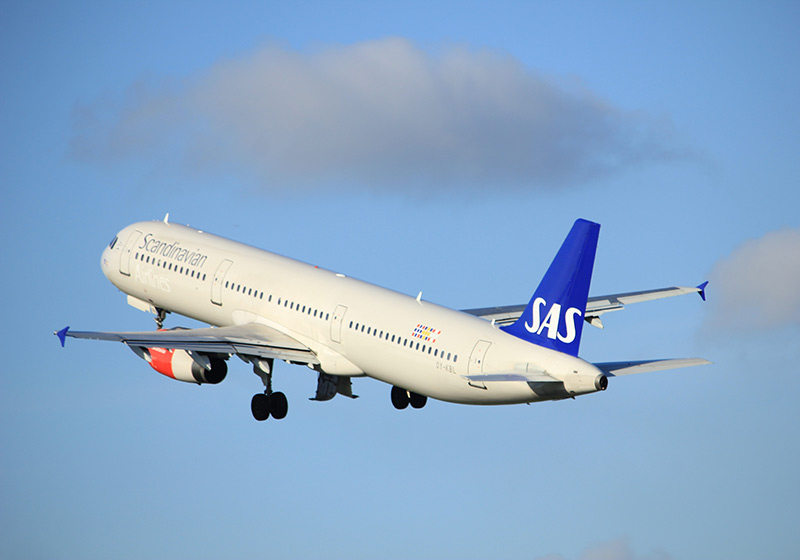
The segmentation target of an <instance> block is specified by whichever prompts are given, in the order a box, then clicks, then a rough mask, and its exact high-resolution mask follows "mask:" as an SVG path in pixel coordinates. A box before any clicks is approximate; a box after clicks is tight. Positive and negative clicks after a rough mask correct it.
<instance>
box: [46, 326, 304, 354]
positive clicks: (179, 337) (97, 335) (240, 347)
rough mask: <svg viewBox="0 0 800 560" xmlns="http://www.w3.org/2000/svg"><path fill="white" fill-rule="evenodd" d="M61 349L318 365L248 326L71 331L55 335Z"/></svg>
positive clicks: (280, 337) (271, 333)
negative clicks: (77, 344) (97, 345)
mask: <svg viewBox="0 0 800 560" xmlns="http://www.w3.org/2000/svg"><path fill="white" fill-rule="evenodd" d="M56 334H57V335H58V337H59V339H60V340H61V343H62V345H63V344H64V341H65V339H66V337H70V338H87V339H92V340H111V341H115V342H122V343H124V344H127V345H128V346H130V347H131V348H135V347H138V348H169V349H180V350H186V351H189V352H203V353H212V354H237V355H240V356H244V357H248V358H261V359H269V358H275V359H279V360H286V361H287V362H292V363H298V364H318V363H319V360H318V359H317V357H316V355H315V354H314V353H313V352H312V351H311V350H310V349H309V348H308V347H307V346H305V345H304V344H301V343H300V342H298V341H297V340H295V339H294V338H292V337H290V336H288V335H286V334H283V333H281V332H280V331H278V330H276V329H273V328H270V327H267V326H265V325H260V324H257V323H250V324H247V325H236V326H230V327H219V328H213V327H210V328H201V329H180V328H179V329H170V330H161V331H145V332H93V331H71V330H69V327H67V328H66V329H62V330H60V331H58V332H57V333H56Z"/></svg>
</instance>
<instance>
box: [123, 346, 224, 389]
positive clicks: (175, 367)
mask: <svg viewBox="0 0 800 560" xmlns="http://www.w3.org/2000/svg"><path fill="white" fill-rule="evenodd" d="M137 354H139V352H137ZM140 355H141V356H142V357H143V358H144V359H145V360H147V363H149V364H150V366H151V367H152V368H153V369H154V370H156V371H157V372H158V373H161V374H164V375H166V376H167V377H171V378H173V379H177V380H178V381H185V382H187V383H197V384H198V385H200V384H202V383H211V384H215V383H219V382H220V381H222V380H223V379H225V376H226V375H227V373H228V365H227V364H226V363H225V360H222V359H220V358H217V357H215V356H209V355H206V354H201V355H198V356H197V358H196V359H195V358H193V357H192V355H191V354H189V352H187V351H186V350H172V349H169V348H142V354H140ZM204 362H205V365H201V364H203V363H204ZM205 366H208V367H205Z"/></svg>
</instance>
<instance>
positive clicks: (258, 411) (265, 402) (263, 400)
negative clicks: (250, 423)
mask: <svg viewBox="0 0 800 560" xmlns="http://www.w3.org/2000/svg"><path fill="white" fill-rule="evenodd" d="M250 410H251V411H252V412H253V418H255V419H256V420H258V421H259V422H263V421H264V420H266V419H267V418H269V417H270V416H272V417H273V418H274V419H275V420H282V419H283V418H286V413H287V412H289V402H288V401H287V400H286V395H284V394H283V393H280V392H278V393H272V394H271V395H267V394H266V393H258V394H256V395H253V400H252V401H250Z"/></svg>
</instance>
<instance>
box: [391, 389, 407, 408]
mask: <svg viewBox="0 0 800 560" xmlns="http://www.w3.org/2000/svg"><path fill="white" fill-rule="evenodd" d="M408 402H409V398H408V391H406V390H405V389H401V388H400V387H392V404H393V405H394V407H395V408H396V409H397V410H403V409H404V408H407V407H408Z"/></svg>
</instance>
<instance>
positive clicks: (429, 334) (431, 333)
mask: <svg viewBox="0 0 800 560" xmlns="http://www.w3.org/2000/svg"><path fill="white" fill-rule="evenodd" d="M440 334H442V331H438V330H436V329H435V328H433V327H428V326H426V325H423V324H422V323H419V324H418V325H417V326H416V327H414V332H413V333H411V336H413V337H414V338H420V339H422V340H425V341H426V342H436V337H438V336H439V335H440Z"/></svg>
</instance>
